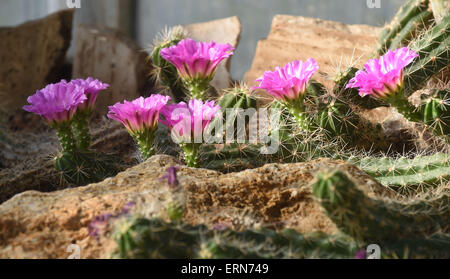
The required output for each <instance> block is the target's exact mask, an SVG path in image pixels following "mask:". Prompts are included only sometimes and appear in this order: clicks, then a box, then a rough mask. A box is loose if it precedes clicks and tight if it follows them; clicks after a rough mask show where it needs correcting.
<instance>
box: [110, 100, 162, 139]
mask: <svg viewBox="0 0 450 279" xmlns="http://www.w3.org/2000/svg"><path fill="white" fill-rule="evenodd" d="M169 100H170V97H169V96H163V95H159V94H155V95H151V96H150V97H148V98H143V97H140V98H138V99H136V100H134V101H132V102H128V101H124V103H123V104H122V103H117V104H115V105H113V106H110V107H109V112H108V117H109V118H111V119H113V120H116V121H119V122H121V123H122V124H123V125H124V126H125V128H126V129H127V130H128V132H129V133H130V134H131V135H137V134H139V133H142V132H145V131H146V130H151V131H154V130H156V128H157V125H158V120H159V113H160V111H161V109H162V108H163V107H164V106H165V105H166V104H167V102H168V101H169Z"/></svg>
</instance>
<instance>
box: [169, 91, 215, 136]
mask: <svg viewBox="0 0 450 279" xmlns="http://www.w3.org/2000/svg"><path fill="white" fill-rule="evenodd" d="M219 110H220V106H218V105H215V103H214V101H206V102H205V103H203V102H202V101H200V100H196V99H193V100H190V101H189V104H186V103H184V102H181V103H179V104H172V105H168V106H166V107H164V108H163V109H162V110H161V114H162V116H163V117H164V120H161V123H162V124H164V125H166V126H167V127H168V128H169V129H170V130H171V131H172V136H174V139H175V141H177V143H193V141H192V136H194V138H195V139H197V138H198V136H201V135H202V134H203V131H204V130H205V129H206V128H207V127H208V125H209V123H210V122H211V121H212V120H213V119H214V117H215V116H216V114H217V112H218V111H219Z"/></svg>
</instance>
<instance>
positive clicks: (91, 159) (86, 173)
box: [54, 150, 119, 186]
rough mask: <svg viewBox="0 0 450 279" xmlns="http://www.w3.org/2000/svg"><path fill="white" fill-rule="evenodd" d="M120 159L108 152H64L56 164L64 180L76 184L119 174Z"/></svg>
mask: <svg viewBox="0 0 450 279" xmlns="http://www.w3.org/2000/svg"><path fill="white" fill-rule="evenodd" d="M117 162H118V160H117V158H115V157H114V156H111V155H107V154H96V153H94V152H91V151H81V150H77V151H76V152H62V154H61V155H60V156H59V157H57V158H56V160H55V162H54V165H55V168H56V170H57V171H58V172H60V173H61V175H62V177H63V178H64V180H65V181H66V182H68V183H71V184H74V185H76V186H84V185H87V184H91V183H97V182H100V181H102V180H104V179H105V178H107V177H111V176H114V175H116V174H117V172H118V170H119V167H118V166H116V164H117Z"/></svg>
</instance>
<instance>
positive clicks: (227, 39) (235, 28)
mask: <svg viewBox="0 0 450 279" xmlns="http://www.w3.org/2000/svg"><path fill="white" fill-rule="evenodd" d="M183 27H184V28H185V29H186V31H187V32H188V33H189V36H190V37H191V38H192V39H194V40H197V41H208V42H209V41H215V42H216V43H221V44H225V43H228V44H231V45H232V46H233V47H235V48H237V46H238V44H239V39H240V36H241V22H240V21H239V18H238V17H237V16H234V17H229V18H224V19H219V20H214V21H208V22H203V23H194V24H190V25H186V26H183ZM230 61H231V58H229V59H227V60H225V61H224V62H222V63H221V65H220V66H219V68H218V70H217V73H216V76H215V78H214V80H213V81H212V85H213V86H214V87H215V88H216V89H217V90H221V89H225V88H228V87H230V82H231V77H230V73H229V71H230Z"/></svg>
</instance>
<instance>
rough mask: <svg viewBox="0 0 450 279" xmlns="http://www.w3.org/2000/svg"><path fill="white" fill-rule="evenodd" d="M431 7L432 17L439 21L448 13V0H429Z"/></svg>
mask: <svg viewBox="0 0 450 279" xmlns="http://www.w3.org/2000/svg"><path fill="white" fill-rule="evenodd" d="M430 4H431V9H432V10H433V14H434V19H435V20H436V22H437V23H440V22H441V20H442V19H443V18H444V16H445V15H447V14H448V13H449V5H450V4H449V1H448V0H430Z"/></svg>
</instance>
